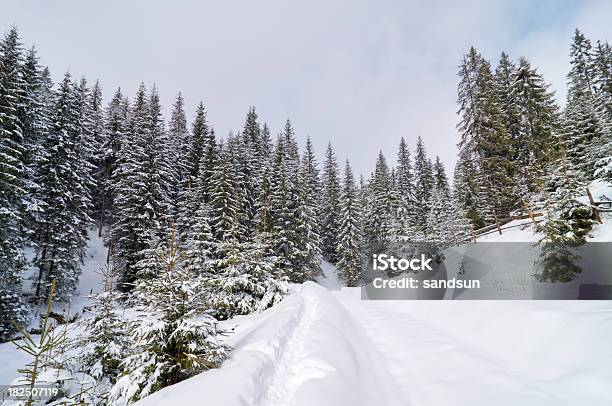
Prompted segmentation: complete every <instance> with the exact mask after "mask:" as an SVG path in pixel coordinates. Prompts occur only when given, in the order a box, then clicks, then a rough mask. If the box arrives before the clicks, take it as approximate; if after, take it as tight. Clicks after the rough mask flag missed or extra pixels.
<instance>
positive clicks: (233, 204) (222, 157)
mask: <svg viewBox="0 0 612 406" xmlns="http://www.w3.org/2000/svg"><path fill="white" fill-rule="evenodd" d="M235 177H236V168H235V166H234V162H233V160H232V155H231V153H230V151H229V148H228V146H227V145H222V146H220V151H219V161H218V164H217V166H216V168H215V171H214V173H213V175H212V178H211V199H212V201H211V210H212V213H211V217H212V223H211V226H212V231H213V235H214V237H215V240H216V241H226V240H229V239H230V238H232V237H233V234H234V233H235V232H236V229H237V221H238V220H237V219H238V210H239V204H240V203H241V200H240V199H239V197H238V196H236V192H237V188H236V178H235Z"/></svg>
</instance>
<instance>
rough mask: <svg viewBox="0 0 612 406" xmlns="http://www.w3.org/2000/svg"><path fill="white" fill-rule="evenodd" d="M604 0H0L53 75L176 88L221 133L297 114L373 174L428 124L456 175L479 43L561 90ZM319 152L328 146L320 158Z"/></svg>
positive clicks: (428, 137) (429, 141) (126, 86)
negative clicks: (465, 72)
mask: <svg viewBox="0 0 612 406" xmlns="http://www.w3.org/2000/svg"><path fill="white" fill-rule="evenodd" d="M611 17H612V2H609V1H604V0H602V1H561V0H559V1H535V0H534V1H521V0H515V1H504V2H502V1H484V0H483V1H450V0H449V1H431V0H429V1H427V2H425V1H406V0H397V1H396V0H377V1H374V0H372V1H361V0H308V1H299V2H298V1H287V0H259V1H254V0H246V1H239V0H232V1H169V0H167V1H150V0H149V1H144V0H142V1H133V0H131V1H108V0H107V1H99V2H90V1H81V0H74V1H42V0H41V1H28V0H19V1H4V2H3V4H2V7H1V13H0V24H1V25H0V28H1V30H2V31H5V30H6V29H7V28H8V27H9V26H10V25H11V24H16V25H17V26H18V27H19V29H20V32H21V36H22V39H23V40H24V42H25V43H26V44H35V45H36V46H37V48H38V49H39V54H40V57H41V59H42V62H43V63H44V64H46V65H47V66H49V68H50V69H51V71H52V73H53V75H54V78H55V79H56V80H57V79H60V78H61V76H63V74H64V72H65V71H66V70H70V72H71V73H72V74H73V75H75V76H77V77H80V76H83V75H85V76H86V77H87V78H88V79H90V80H95V79H97V78H99V79H100V81H101V83H102V85H103V88H104V91H105V98H106V99H107V100H108V99H109V98H110V97H111V96H112V93H113V92H114V90H115V89H116V88H117V87H118V86H121V88H122V89H123V90H124V92H125V93H127V94H128V95H130V96H132V95H133V94H134V93H135V90H136V88H137V86H138V84H139V83H140V82H141V81H144V82H145V83H146V84H147V85H150V84H152V83H156V84H157V86H158V88H159V91H160V94H161V97H162V101H163V102H164V104H165V106H166V112H168V110H169V107H170V106H171V104H172V101H173V99H174V97H175V96H176V93H177V92H178V91H179V90H180V91H182V92H183V95H184V97H185V99H186V103H187V108H188V116H189V119H190V120H191V118H192V116H193V111H194V107H195V105H196V104H197V103H198V102H199V101H200V100H203V101H204V103H205V105H206V107H207V110H208V117H209V120H210V122H211V123H212V125H213V126H214V127H215V129H216V131H217V134H218V135H226V134H227V133H228V132H229V130H230V129H234V130H240V129H241V128H242V124H243V122H244V117H245V114H246V111H247V109H248V107H249V106H250V105H255V106H256V107H257V112H258V114H259V116H260V119H262V120H264V121H267V122H268V124H269V125H270V126H271V128H272V131H273V135H276V133H278V132H279V131H280V129H281V128H282V124H283V123H284V121H285V120H286V118H290V119H291V120H292V122H293V124H294V127H295V129H296V132H297V135H298V139H299V141H300V144H302V145H303V143H304V140H305V139H306V136H307V135H310V137H311V138H312V141H313V143H314V144H315V147H316V149H317V151H318V153H319V157H320V158H321V157H322V154H323V151H324V149H325V146H326V144H327V142H328V141H331V142H332V144H333V145H334V146H335V148H336V151H337V155H338V158H339V160H340V161H341V162H342V161H344V160H345V159H346V158H349V159H350V160H351V162H352V164H353V166H354V167H355V170H356V171H357V172H362V173H364V174H369V172H370V171H371V170H372V168H373V166H374V162H375V159H376V156H377V152H378V150H380V149H382V150H383V152H384V153H385V155H386V156H387V159H388V160H392V161H393V162H395V154H396V148H397V144H398V142H399V139H400V137H402V136H403V137H405V138H406V139H407V141H408V142H409V144H410V145H411V149H413V148H414V143H415V141H416V138H417V136H419V135H421V136H422V137H423V138H424V140H425V143H426V146H427V149H428V153H429V154H430V155H431V156H432V157H434V156H435V155H440V157H441V158H442V159H443V161H444V162H445V163H446V164H447V170H448V171H449V175H450V174H451V173H452V166H453V165H454V163H455V155H456V144H457V142H458V135H457V131H456V130H455V125H456V123H457V115H456V108H457V107H456V85H457V76H456V73H457V65H458V64H459V61H460V59H461V56H462V55H463V54H464V53H465V52H466V51H467V50H468V48H469V47H470V46H471V45H474V46H475V47H476V48H477V49H478V50H479V51H481V52H482V53H483V54H484V55H485V56H487V57H488V58H489V59H491V60H492V61H493V62H494V63H496V61H497V59H498V58H499V54H500V53H501V51H502V50H505V51H507V52H508V53H509V54H510V55H511V56H512V57H513V58H515V59H518V57H519V56H521V55H524V56H526V57H527V58H528V59H529V60H531V62H532V63H533V65H534V66H536V67H538V68H539V69H540V71H541V72H543V73H544V75H545V78H546V79H547V81H549V82H552V85H553V89H554V90H556V91H557V96H558V97H559V99H560V100H563V99H564V97H565V74H566V73H567V71H568V52H569V44H570V40H571V37H572V33H573V30H574V29H575V28H576V27H578V28H580V29H581V30H582V31H584V32H585V33H586V35H587V36H588V37H590V38H591V39H592V40H595V39H610V40H612V24H611V23H610V18H611ZM319 160H321V159H319Z"/></svg>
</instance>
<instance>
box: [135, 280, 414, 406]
mask: <svg viewBox="0 0 612 406" xmlns="http://www.w3.org/2000/svg"><path fill="white" fill-rule="evenodd" d="M236 334H238V335H240V337H239V338H238V339H237V341H236V343H235V350H234V352H233V353H232V356H231V359H229V360H228V361H226V362H225V363H224V364H223V365H222V367H221V368H219V369H216V370H211V371H207V372H205V373H202V374H200V375H198V376H195V377H193V378H191V379H188V380H186V381H184V382H181V383H179V384H177V385H174V386H172V387H169V388H165V389H163V390H161V391H159V392H157V393H155V394H153V395H151V396H149V397H148V398H145V399H143V400H142V401H140V402H138V403H137V404H138V405H140V406H152V405H170V404H180V405H191V404H197V403H198V402H199V401H205V402H206V403H207V404H215V405H224V406H239V405H240V406H242V405H262V406H277V405H296V406H300V405H303V406H306V405H317V406H326V405H329V406H338V405H374V404H377V405H404V404H406V403H405V402H404V401H403V400H402V397H401V396H400V395H399V392H398V389H397V384H396V383H395V382H394V379H393V376H392V375H391V374H390V373H389V372H388V371H387V369H386V367H385V365H384V364H383V363H381V362H380V360H381V355H380V354H379V353H378V352H377V351H376V350H375V349H374V347H373V345H372V344H371V343H370V342H369V340H368V338H367V337H366V335H365V334H364V332H363V331H362V330H361V329H360V328H359V326H358V325H356V324H355V322H354V321H353V320H352V318H350V317H349V316H348V314H347V312H346V310H345V309H344V308H343V306H342V305H341V304H340V303H339V302H338V300H337V299H336V298H335V297H333V296H332V295H331V294H330V293H329V292H328V291H327V290H326V289H324V288H322V287H320V286H318V285H317V284H315V283H312V282H308V283H306V284H304V285H303V286H302V288H301V290H300V291H299V292H296V293H294V294H292V295H290V296H289V297H287V298H286V299H285V300H283V301H282V302H281V303H280V304H279V305H277V306H276V307H275V308H273V309H269V310H268V311H266V312H265V313H264V314H262V315H261V318H260V320H259V322H258V323H257V324H256V325H251V326H250V327H248V328H247V329H245V330H243V331H237V332H236Z"/></svg>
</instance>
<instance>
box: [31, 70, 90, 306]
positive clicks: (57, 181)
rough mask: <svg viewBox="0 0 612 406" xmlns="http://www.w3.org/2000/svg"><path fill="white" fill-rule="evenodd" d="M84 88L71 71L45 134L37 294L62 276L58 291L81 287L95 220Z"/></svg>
mask: <svg viewBox="0 0 612 406" xmlns="http://www.w3.org/2000/svg"><path fill="white" fill-rule="evenodd" d="M79 104H80V93H79V89H78V88H77V86H76V85H75V84H74V83H73V82H72V81H71V77H70V75H69V74H68V73H67V74H66V75H65V76H64V80H63V81H62V82H61V84H60V86H59V89H58V90H57V93H56V95H55V97H54V102H53V107H52V108H53V117H52V122H53V125H52V127H51V128H50V131H49V135H48V137H47V138H46V139H45V141H44V144H43V149H44V152H45V155H44V157H43V158H42V159H41V162H40V167H39V169H38V173H39V176H40V179H39V183H40V184H41V185H43V187H42V188H41V192H40V193H41V194H40V197H39V200H40V201H41V204H42V207H43V210H44V213H43V215H42V216H41V224H40V235H39V239H38V244H37V252H36V260H35V263H36V265H37V267H38V269H39V273H38V278H37V280H36V283H35V286H36V300H37V301H38V300H40V299H41V298H42V297H43V296H45V295H47V294H48V292H49V289H50V286H51V281H52V280H55V281H56V282H57V290H56V296H57V297H58V298H62V299H64V298H67V297H68V296H69V295H70V293H71V292H72V290H74V288H75V287H76V284H77V281H78V277H79V274H80V269H79V262H80V260H81V259H82V258H83V255H84V252H85V247H86V243H87V226H88V224H89V223H90V222H91V219H90V217H89V212H90V210H91V196H90V195H89V192H90V188H89V186H90V185H91V184H92V182H93V181H92V178H91V174H90V172H89V171H86V170H83V157H84V154H83V152H82V151H81V150H80V148H82V147H83V144H84V136H85V134H84V133H83V131H82V128H81V126H80V124H79V122H80V119H81V118H82V116H81V111H80V105H79Z"/></svg>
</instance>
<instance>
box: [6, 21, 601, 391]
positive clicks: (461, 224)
mask: <svg viewBox="0 0 612 406" xmlns="http://www.w3.org/2000/svg"><path fill="white" fill-rule="evenodd" d="M570 62H571V71H570V72H569V73H568V76H567V78H568V96H567V102H566V105H565V107H564V108H563V109H562V108H561V107H560V106H559V105H558V103H557V100H556V99H555V96H554V94H553V93H552V92H550V91H549V90H548V88H549V85H548V84H547V82H546V81H545V79H544V77H543V75H542V74H541V73H539V72H538V71H537V69H536V68H534V67H532V66H531V64H530V63H529V61H528V60H526V59H525V58H519V59H518V60H512V59H511V58H510V57H509V56H508V55H506V54H505V53H502V54H501V57H500V59H499V62H498V63H497V65H496V66H495V67H493V65H492V64H491V62H490V61H489V60H488V59H486V58H485V57H484V56H482V55H481V54H480V53H479V52H478V51H477V50H476V49H474V48H471V49H470V50H469V51H468V53H467V54H466V55H465V56H464V58H463V59H462V61H461V63H460V69H459V72H458V75H459V85H458V89H457V90H458V114H459V124H458V127H457V128H458V131H459V134H460V143H459V145H458V148H459V151H458V156H459V159H458V163H457V166H456V167H455V169H454V175H453V178H452V182H450V181H449V177H448V176H447V173H446V169H445V167H444V164H443V163H442V162H441V160H440V159H439V158H438V157H432V155H430V154H429V153H428V151H427V150H426V146H425V142H424V140H423V139H421V138H420V137H419V138H418V140H417V142H416V145H415V146H414V149H412V148H411V147H410V146H409V145H408V144H407V143H406V141H405V140H404V138H402V137H401V134H398V150H397V154H396V156H393V157H391V158H387V157H385V156H384V155H383V154H382V152H381V153H380V154H379V155H378V157H377V159H376V166H375V170H374V171H373V172H372V173H371V174H370V175H369V176H365V177H364V176H356V175H355V174H354V172H353V170H352V168H351V164H350V162H349V161H348V160H347V161H346V162H338V160H337V158H336V154H335V151H334V148H333V145H332V144H331V143H330V144H329V145H328V146H327V150H326V153H325V156H324V157H323V159H322V162H321V163H319V162H318V159H317V157H316V156H315V153H314V148H313V145H312V143H311V142H310V140H309V139H306V140H305V143H304V145H303V148H300V146H299V145H298V141H297V136H296V130H295V129H294V128H293V125H292V123H291V121H290V120H287V121H286V123H285V125H284V127H283V128H281V129H278V130H279V131H278V132H276V131H275V130H273V129H271V128H270V127H269V126H268V125H267V124H266V123H265V121H264V120H263V119H262V118H260V117H259V116H258V114H257V112H256V109H255V107H250V108H248V111H247V113H246V118H245V121H244V124H243V125H242V126H241V128H242V130H241V131H240V132H236V133H230V134H223V135H220V134H215V131H214V128H213V125H212V123H210V122H209V121H208V118H207V111H206V106H205V105H204V104H203V103H200V104H199V105H198V106H197V109H196V111H195V112H193V113H191V112H186V111H185V107H184V100H183V96H182V94H181V93H180V92H179V93H178V95H177V96H176V98H175V102H174V104H173V106H172V108H171V111H170V114H169V117H163V115H162V106H161V104H160V98H159V93H158V88H157V87H156V85H145V84H144V83H142V84H141V85H140V87H139V88H138V91H137V92H136V94H134V95H126V94H124V93H123V91H122V90H121V89H116V90H114V91H112V97H110V98H109V99H110V102H108V103H105V102H104V99H103V93H102V92H103V88H102V85H101V83H102V81H100V82H99V81H95V82H88V81H87V80H86V79H85V78H74V77H72V76H71V75H70V73H66V74H65V75H64V77H63V79H62V80H61V81H60V82H59V83H54V82H53V80H52V78H51V74H50V72H49V70H48V69H47V68H46V67H44V65H43V63H42V62H41V61H40V60H39V58H38V57H37V53H36V50H35V49H34V48H30V49H27V48H26V47H25V46H24V45H23V44H22V43H21V41H20V39H19V33H18V30H17V29H16V28H11V29H9V30H8V31H7V32H6V33H5V35H4V36H3V38H2V39H1V40H0V242H1V245H0V341H3V340H9V339H11V338H12V337H14V335H15V333H16V332H17V326H20V325H24V324H25V323H27V321H28V318H29V316H30V313H31V309H32V308H33V307H35V306H38V305H40V304H42V303H44V302H45V301H46V298H47V297H49V295H52V298H53V300H54V301H66V300H68V299H69V298H70V296H71V295H72V294H73V292H74V291H75V288H76V287H77V284H78V280H79V275H80V272H81V265H82V261H83V256H84V253H85V249H86V247H87V243H88V237H87V236H88V230H91V229H92V228H96V229H97V232H98V233H99V234H100V235H101V236H103V237H104V239H105V242H106V245H107V247H108V249H109V261H108V269H107V270H106V272H107V273H106V275H107V277H108V280H109V284H108V286H109V288H108V289H107V290H106V291H105V292H104V293H103V294H101V295H99V296H98V297H97V298H96V305H95V310H94V312H95V313H96V314H97V316H96V317H97V318H96V317H94V320H97V321H99V322H100V323H97V324H96V323H94V324H93V325H92V329H91V330H92V333H91V336H90V337H89V340H90V341H89V343H90V344H91V343H94V347H93V349H92V352H90V353H86V354H81V357H82V358H81V362H80V364H79V365H81V366H83V365H85V366H87V367H88V368H90V369H92V370H93V369H94V367H95V368H96V369H95V370H96V371H97V372H96V374H97V375H96V374H94V373H93V372H92V371H91V370H88V373H91V374H92V375H93V376H96V377H97V378H100V379H102V378H105V379H107V383H108V384H109V385H110V386H113V385H114V386H113V389H112V396H115V397H116V398H117V399H119V398H122V397H123V398H124V399H138V398H140V397H143V396H146V394H148V393H150V392H152V391H155V390H157V389H159V388H161V387H164V386H166V385H169V384H172V383H175V382H178V381H179V380H182V379H184V378H186V377H188V376H190V375H193V374H194V373H197V372H198V371H200V370H203V369H207V368H210V367H214V366H215V365H217V364H218V362H220V360H222V359H223V358H224V356H225V354H226V353H227V351H228V349H227V348H224V347H223V345H222V344H215V343H214V340H212V339H211V337H214V335H215V334H216V333H217V332H216V320H219V319H227V318H230V317H233V316H235V315H238V314H248V313H251V312H255V311H260V310H263V309H265V308H267V307H269V306H272V305H273V304H275V303H277V302H278V301H279V300H280V299H281V298H282V297H283V295H284V294H285V293H286V290H287V282H295V283H301V282H304V281H306V280H310V279H313V278H314V277H316V276H317V275H318V274H319V273H320V262H321V260H322V259H324V260H326V261H329V262H331V263H333V264H336V266H337V268H338V269H339V271H340V272H341V276H342V277H343V279H344V280H345V282H346V284H347V285H348V286H358V285H360V284H361V283H363V282H364V280H365V273H364V269H365V264H366V263H367V261H368V258H370V257H371V255H370V254H371V253H374V252H380V251H381V250H384V249H385V248H386V247H388V246H390V245H391V244H395V243H409V242H414V241H424V242H434V243H438V244H451V243H457V242H460V241H464V240H465V239H466V238H468V239H469V236H470V233H471V231H470V230H473V229H478V228H481V227H483V226H486V225H489V224H493V223H494V222H495V220H496V218H507V217H509V216H511V215H514V214H517V213H524V208H525V206H528V207H530V208H532V209H533V210H541V211H543V212H546V213H547V221H546V222H544V223H543V225H541V226H540V227H541V230H540V231H541V232H542V233H543V234H542V235H543V236H544V237H543V240H545V241H564V242H567V241H570V242H576V243H581V242H584V240H585V236H586V234H587V233H588V231H589V230H590V229H591V227H592V225H593V220H592V218H593V213H592V211H591V208H590V207H589V206H585V205H584V204H581V203H580V202H579V201H578V200H577V198H578V197H579V196H581V195H583V194H584V188H585V187H586V186H587V185H588V184H589V183H590V182H591V181H592V180H593V179H596V178H599V179H607V180H608V181H612V170H611V169H610V168H611V164H610V162H611V156H612V153H611V148H612V138H611V131H612V50H611V48H610V46H609V45H608V44H607V42H600V41H597V42H596V43H594V44H593V43H592V42H591V41H590V40H589V39H587V38H586V37H585V36H584V35H583V34H582V33H580V32H579V31H576V33H575V36H574V38H573V41H572V44H571V47H570ZM273 134H275V135H273ZM453 138H454V137H453ZM30 247H31V248H32V250H31V251H32V252H33V253H34V254H33V256H31V257H26V255H25V252H26V248H28V249H29V248H30ZM26 278H28V281H27V282H28V283H27V284H26ZM30 285H31V289H26V288H25V286H30ZM185 286H189V288H185ZM114 287H116V288H117V289H114ZM119 302H121V303H124V304H126V303H127V304H129V305H130V306H133V307H134V308H137V309H140V311H141V312H142V314H143V315H146V317H145V316H143V317H142V318H138V319H137V320H132V321H129V322H127V321H125V320H120V319H118V318H117V316H116V314H114V312H113V306H114V305H115V304H116V303H119ZM200 313H205V314H206V317H205V318H199V319H197V320H198V321H197V322H194V321H193V320H194V319H193V318H192V316H193V315H194V314H200ZM155 323H161V325H163V326H164V327H163V328H158V329H153V328H152V326H153V325H155ZM158 325H159V324H158ZM177 331H180V334H178V335H177V334H174V333H176V332H177ZM109 332H110V333H109ZM173 332H174V333H173ZM118 337H120V338H118ZM111 343H115V344H113V345H110V344H111ZM134 343H138V344H137V345H136V344H134ZM168 343H171V344H168ZM114 345H116V346H119V347H121V351H119V350H118V349H117V348H113V346H114ZM137 347H138V348H137ZM109 348H110V349H111V350H112V351H111V350H109ZM187 349H189V350H187ZM185 351H187V352H188V351H193V352H195V353H197V354H195V355H193V354H191V355H193V357H191V358H190V357H186V358H181V357H182V355H181V356H179V354H184V353H185ZM198 351H199V352H198ZM125 353H127V354H131V355H130V356H129V357H128V359H127V361H123V362H121V360H123V358H124V357H123V356H119V355H118V354H125ZM100 359H101V360H103V361H102V364H101V365H99V362H98V361H99V360H100ZM202 359H206V361H205V362H204V361H202ZM152 360H158V362H161V361H159V360H165V361H164V362H161V364H163V366H161V367H159V368H161V370H157V369H155V368H154V367H152V364H151V362H152ZM194 360H198V361H194ZM110 386H109V388H110ZM134 387H137V388H138V389H137V390H136V391H132V390H128V389H126V388H134ZM109 391H110V389H109Z"/></svg>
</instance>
